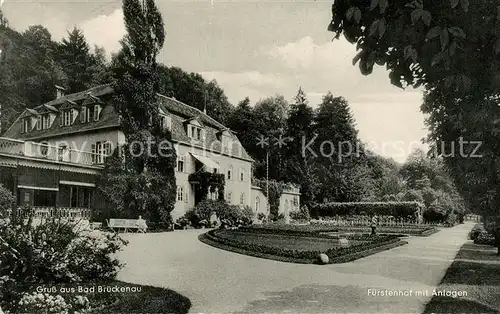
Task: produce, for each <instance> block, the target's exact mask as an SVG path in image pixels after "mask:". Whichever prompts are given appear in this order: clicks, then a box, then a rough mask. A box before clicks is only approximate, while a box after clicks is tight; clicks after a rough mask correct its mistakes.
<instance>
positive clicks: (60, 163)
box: [0, 85, 300, 219]
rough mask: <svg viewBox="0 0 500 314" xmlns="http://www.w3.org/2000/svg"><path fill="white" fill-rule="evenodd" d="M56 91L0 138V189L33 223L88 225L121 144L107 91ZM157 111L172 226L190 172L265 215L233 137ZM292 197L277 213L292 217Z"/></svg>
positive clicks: (195, 119)
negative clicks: (165, 134)
mask: <svg viewBox="0 0 500 314" xmlns="http://www.w3.org/2000/svg"><path fill="white" fill-rule="evenodd" d="M56 88H57V97H56V99H54V100H53V101H51V102H49V103H46V104H43V105H40V106H38V107H36V108H33V109H26V110H25V111H24V112H23V113H22V114H21V115H20V116H19V117H18V119H17V120H16V121H15V122H14V123H13V125H12V126H11V127H10V128H9V129H8V130H7V131H6V132H5V134H4V136H3V137H2V138H0V181H1V182H2V184H4V186H5V187H7V188H9V189H10V190H12V191H13V193H14V194H15V195H16V196H17V204H18V205H19V206H23V205H28V206H30V207H32V208H33V209H34V210H35V212H36V214H37V215H40V216H50V215H53V214H54V213H58V214H59V215H62V216H67V217H80V216H83V217H87V218H90V217H91V214H92V211H93V210H96V209H97V210H99V209H102V208H104V207H106V206H107V205H106V203H105V201H104V200H103V199H102V197H100V196H99V195H98V193H96V192H97V191H96V179H97V176H98V174H99V171H100V170H101V169H102V167H103V165H104V163H105V160H106V157H107V156H109V155H110V154H111V153H112V152H113V150H114V149H115V148H117V147H119V146H120V145H123V144H124V143H125V136H124V134H123V132H122V131H121V130H120V117H119V115H118V114H117V112H116V111H115V109H114V106H113V104H112V96H113V91H112V88H111V86H110V85H102V86H98V87H95V88H92V89H90V90H87V91H83V92H80V93H75V94H70V95H64V90H63V89H62V88H60V87H56ZM158 105H159V108H160V116H161V119H162V120H161V121H162V126H163V127H164V128H168V129H169V130H170V131H171V133H172V140H173V142H174V147H175V150H176V153H177V165H176V174H175V175H176V182H177V202H176V204H175V209H174V211H173V212H172V216H173V218H174V219H176V218H179V217H180V216H182V215H184V213H185V212H186V211H187V210H188V209H190V208H193V207H194V206H195V205H196V203H197V202H198V201H200V199H199V197H198V196H197V195H196V192H195V191H196V189H195V187H194V185H195V184H196V183H193V182H189V180H188V177H189V174H191V173H195V172H197V171H209V172H216V173H221V174H224V176H225V180H226V186H225V195H224V197H225V199H226V200H227V201H228V202H229V203H230V204H235V205H242V206H250V207H252V208H253V209H254V210H255V211H256V212H262V213H267V200H266V198H265V197H264V195H263V194H262V192H261V191H259V188H257V187H253V186H252V183H251V176H252V163H253V160H252V158H251V157H250V156H249V155H248V153H247V152H246V150H245V148H244V147H243V146H242V145H241V143H240V141H239V140H238V137H237V136H236V134H234V133H233V132H232V131H231V130H229V129H228V128H227V127H225V126H224V125H222V124H221V123H219V122H217V121H215V120H214V119H212V118H211V117H210V116H208V115H207V114H205V113H204V112H202V111H200V110H198V109H196V108H193V107H190V106H188V105H187V104H184V103H182V102H179V101H177V100H175V99H173V98H169V97H165V96H162V95H158ZM209 197H213V198H215V197H216V196H215V195H209ZM299 197H300V193H299V191H298V189H292V190H290V191H285V193H284V194H283V196H282V204H281V206H282V207H283V208H282V209H280V211H282V212H283V213H287V212H289V211H291V210H294V209H298V208H299Z"/></svg>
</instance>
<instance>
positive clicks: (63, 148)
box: [57, 145, 68, 161]
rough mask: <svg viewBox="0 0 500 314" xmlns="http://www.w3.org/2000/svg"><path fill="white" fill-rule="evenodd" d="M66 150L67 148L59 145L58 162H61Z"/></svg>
mask: <svg viewBox="0 0 500 314" xmlns="http://www.w3.org/2000/svg"><path fill="white" fill-rule="evenodd" d="M67 149H68V147H67V146H66V145H59V149H58V150H57V156H58V160H59V161H63V159H64V155H65V153H66V152H67Z"/></svg>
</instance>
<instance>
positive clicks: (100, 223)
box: [90, 222, 102, 230]
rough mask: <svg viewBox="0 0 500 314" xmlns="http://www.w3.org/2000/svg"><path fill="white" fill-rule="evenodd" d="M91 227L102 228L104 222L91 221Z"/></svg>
mask: <svg viewBox="0 0 500 314" xmlns="http://www.w3.org/2000/svg"><path fill="white" fill-rule="evenodd" d="M90 228H91V229H92V230H97V229H101V228H102V222H92V223H90Z"/></svg>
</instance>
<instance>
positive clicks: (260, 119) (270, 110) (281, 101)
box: [252, 95, 289, 181]
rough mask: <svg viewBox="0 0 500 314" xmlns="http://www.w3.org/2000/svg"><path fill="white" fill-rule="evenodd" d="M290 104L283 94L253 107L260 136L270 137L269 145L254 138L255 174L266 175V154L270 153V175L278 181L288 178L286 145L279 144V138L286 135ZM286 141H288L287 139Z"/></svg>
mask: <svg viewBox="0 0 500 314" xmlns="http://www.w3.org/2000/svg"><path fill="white" fill-rule="evenodd" d="M288 109H289V104H288V102H287V101H286V100H285V98H284V97H283V96H282V95H275V96H272V97H267V98H265V99H261V100H260V101H258V102H257V104H255V107H254V108H253V116H254V118H255V127H256V128H257V130H258V133H259V137H260V136H262V137H263V138H268V139H269V140H268V144H269V145H259V143H258V139H257V138H255V139H254V144H253V145H254V147H255V149H254V150H252V151H253V152H254V154H255V155H254V156H255V157H256V159H257V161H256V163H255V176H256V177H257V178H265V177H266V168H267V167H266V155H267V153H269V177H270V178H271V179H275V180H278V181H283V180H286V178H285V177H284V176H285V171H286V164H285V158H284V156H283V152H284V147H285V145H284V144H283V143H282V144H283V145H279V144H278V142H277V140H279V139H280V138H281V139H284V138H285V137H286V134H285V130H286V123H287V116H288ZM285 142H286V141H285ZM285 144H286V143H285Z"/></svg>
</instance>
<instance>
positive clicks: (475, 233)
mask: <svg viewBox="0 0 500 314" xmlns="http://www.w3.org/2000/svg"><path fill="white" fill-rule="evenodd" d="M483 231H484V227H483V226H482V225H481V224H477V225H475V226H474V228H472V230H471V231H470V232H469V238H470V239H471V240H476V238H477V237H478V236H479V234H480V233H481V232H483Z"/></svg>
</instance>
